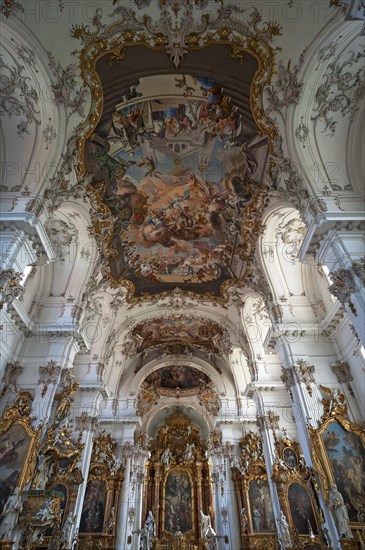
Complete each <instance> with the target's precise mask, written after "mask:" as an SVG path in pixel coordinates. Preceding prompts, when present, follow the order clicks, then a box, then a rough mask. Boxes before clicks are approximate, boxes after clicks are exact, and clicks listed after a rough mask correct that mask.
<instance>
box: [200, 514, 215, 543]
mask: <svg viewBox="0 0 365 550" xmlns="http://www.w3.org/2000/svg"><path fill="white" fill-rule="evenodd" d="M200 525H201V529H200V536H201V538H202V539H204V538H206V536H207V533H208V532H209V530H210V529H212V521H211V519H210V515H209V514H207V515H205V514H204V512H203V510H200Z"/></svg>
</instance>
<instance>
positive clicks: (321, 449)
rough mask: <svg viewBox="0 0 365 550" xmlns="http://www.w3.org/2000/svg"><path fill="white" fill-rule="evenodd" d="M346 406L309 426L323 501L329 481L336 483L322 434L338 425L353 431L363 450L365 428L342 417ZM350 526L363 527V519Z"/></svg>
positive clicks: (313, 458) (327, 495)
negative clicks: (318, 423) (318, 422)
mask: <svg viewBox="0 0 365 550" xmlns="http://www.w3.org/2000/svg"><path fill="white" fill-rule="evenodd" d="M345 414H346V408H344V409H343V410H339V412H338V413H336V412H334V413H333V414H330V415H325V416H324V418H323V421H322V424H321V425H320V426H319V428H317V429H314V428H310V429H309V433H310V441H311V455H312V461H313V465H314V468H315V470H316V471H317V473H318V475H319V479H320V483H321V488H322V491H323V494H324V498H325V502H326V503H327V502H328V497H329V493H330V485H331V483H336V479H335V476H334V473H333V469H332V466H331V461H330V459H329V456H328V453H327V450H326V446H325V444H324V441H323V435H324V433H325V432H326V430H327V429H328V427H329V426H331V424H333V425H340V427H341V428H343V429H344V430H345V431H346V432H348V433H353V434H355V435H356V436H358V437H359V439H360V441H361V443H362V446H363V448H364V451H365V430H364V427H363V425H361V424H357V423H355V422H351V421H350V420H348V419H347V418H345V417H344V415H345ZM350 526H351V527H352V528H354V529H364V528H365V521H360V522H354V521H350Z"/></svg>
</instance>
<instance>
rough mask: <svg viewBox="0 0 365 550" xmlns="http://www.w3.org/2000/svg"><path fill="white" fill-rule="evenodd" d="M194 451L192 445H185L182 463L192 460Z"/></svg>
mask: <svg viewBox="0 0 365 550" xmlns="http://www.w3.org/2000/svg"><path fill="white" fill-rule="evenodd" d="M194 449H195V445H194V443H190V444H189V443H187V444H186V447H185V449H184V454H183V460H184V462H187V461H188V460H194Z"/></svg>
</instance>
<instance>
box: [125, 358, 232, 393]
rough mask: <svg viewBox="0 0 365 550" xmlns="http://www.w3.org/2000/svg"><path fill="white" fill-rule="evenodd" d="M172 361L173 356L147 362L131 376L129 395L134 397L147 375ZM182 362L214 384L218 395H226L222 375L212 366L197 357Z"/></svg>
mask: <svg viewBox="0 0 365 550" xmlns="http://www.w3.org/2000/svg"><path fill="white" fill-rule="evenodd" d="M174 359H175V360H176V358H174V356H171V358H170V359H169V358H166V359H164V360H161V359H154V360H152V361H150V362H148V363H147V364H146V365H144V366H143V367H142V369H141V370H140V371H139V372H138V373H137V374H135V375H134V376H133V378H132V380H131V382H130V386H129V393H130V394H132V395H136V394H137V393H138V390H139V389H140V387H141V385H142V383H143V381H144V380H145V379H146V378H147V376H148V375H149V374H151V373H152V372H154V371H156V370H158V369H160V368H162V367H168V366H170V365H171V364H173V361H174ZM180 360H181V359H180ZM183 362H184V364H186V365H187V366H189V367H193V368H195V369H197V370H200V371H201V372H203V373H204V374H206V375H207V376H208V377H209V378H210V379H211V380H212V382H213V383H214V385H215V387H216V388H217V391H218V393H226V392H227V390H228V389H229V388H227V385H226V384H225V383H224V380H223V378H224V377H223V376H222V375H219V374H218V372H217V371H216V369H215V368H214V367H213V366H212V365H210V364H209V363H208V362H206V361H203V360H202V359H198V358H197V357H194V358H187V359H186V360H185V358H184V359H183ZM130 374H131V373H130ZM128 378H129V377H128ZM128 378H126V380H125V381H124V383H123V386H124V385H127V386H128V384H129V380H128Z"/></svg>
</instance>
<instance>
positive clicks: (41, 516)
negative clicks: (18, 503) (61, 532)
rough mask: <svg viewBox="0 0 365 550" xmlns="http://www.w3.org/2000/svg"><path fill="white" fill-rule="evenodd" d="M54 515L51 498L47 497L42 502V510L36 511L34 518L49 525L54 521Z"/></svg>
mask: <svg viewBox="0 0 365 550" xmlns="http://www.w3.org/2000/svg"><path fill="white" fill-rule="evenodd" d="M55 517H56V516H55V513H54V510H53V501H52V498H51V497H47V498H46V500H45V501H44V504H43V506H42V508H40V509H39V510H38V512H37V513H36V514H35V516H34V518H36V519H37V520H40V521H42V522H43V523H50V522H52V521H53V520H54V519H55Z"/></svg>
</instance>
